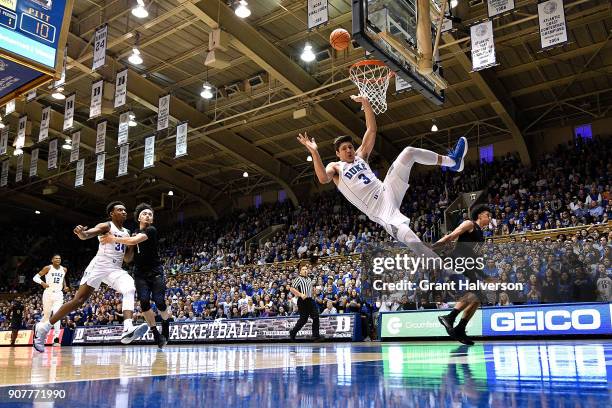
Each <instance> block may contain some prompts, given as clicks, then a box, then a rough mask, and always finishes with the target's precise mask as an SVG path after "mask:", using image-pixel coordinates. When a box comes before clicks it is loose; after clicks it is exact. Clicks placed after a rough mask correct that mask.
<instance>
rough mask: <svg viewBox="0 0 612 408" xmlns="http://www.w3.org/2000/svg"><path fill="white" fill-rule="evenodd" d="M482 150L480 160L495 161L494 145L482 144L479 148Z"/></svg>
mask: <svg viewBox="0 0 612 408" xmlns="http://www.w3.org/2000/svg"><path fill="white" fill-rule="evenodd" d="M479 152H480V162H481V163H493V145H492V144H491V145H488V146H481V147H480V149H479Z"/></svg>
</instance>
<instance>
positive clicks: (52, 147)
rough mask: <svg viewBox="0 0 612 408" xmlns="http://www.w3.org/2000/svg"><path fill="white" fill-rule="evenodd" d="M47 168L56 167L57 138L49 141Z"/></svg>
mask: <svg viewBox="0 0 612 408" xmlns="http://www.w3.org/2000/svg"><path fill="white" fill-rule="evenodd" d="M47 162H48V164H47V169H48V170H53V169H57V139H53V140H51V141H50V142H49V158H48V159H47Z"/></svg>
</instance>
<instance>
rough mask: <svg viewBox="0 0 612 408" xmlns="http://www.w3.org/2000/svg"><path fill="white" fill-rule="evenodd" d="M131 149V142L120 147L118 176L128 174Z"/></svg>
mask: <svg viewBox="0 0 612 408" xmlns="http://www.w3.org/2000/svg"><path fill="white" fill-rule="evenodd" d="M129 151H130V145H129V144H124V145H123V146H121V147H120V148H119V171H118V172H117V177H121V176H125V175H126V174H127V168H128V153H129Z"/></svg>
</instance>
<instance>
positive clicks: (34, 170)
mask: <svg viewBox="0 0 612 408" xmlns="http://www.w3.org/2000/svg"><path fill="white" fill-rule="evenodd" d="M37 175H38V149H34V150H32V155H31V156H30V178H32V177H35V176H37Z"/></svg>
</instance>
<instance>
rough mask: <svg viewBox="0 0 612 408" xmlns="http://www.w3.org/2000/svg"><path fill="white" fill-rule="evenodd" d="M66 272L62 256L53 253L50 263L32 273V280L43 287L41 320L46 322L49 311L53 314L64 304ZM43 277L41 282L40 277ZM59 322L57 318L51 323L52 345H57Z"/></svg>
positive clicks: (49, 314)
mask: <svg viewBox="0 0 612 408" xmlns="http://www.w3.org/2000/svg"><path fill="white" fill-rule="evenodd" d="M66 273H68V269H66V267H65V266H62V257H61V256H60V255H59V254H55V255H53V257H52V258H51V265H47V266H45V267H44V268H42V269H41V270H40V272H38V273H37V274H36V275H34V279H32V280H33V281H34V282H36V283H38V284H39V285H41V286H42V287H43V288H45V290H44V292H43V297H42V301H43V318H42V321H43V322H48V321H49V319H50V318H51V313H53V314H55V313H57V311H58V310H59V308H60V307H62V304H64V294H63V293H62V289H63V290H64V291H66V292H68V286H67V285H66ZM43 277H44V278H45V282H43V280H42V278H43ZM60 329H61V324H60V321H59V320H58V321H57V322H55V324H54V325H53V337H54V339H53V345H54V346H57V345H59V334H60Z"/></svg>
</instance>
